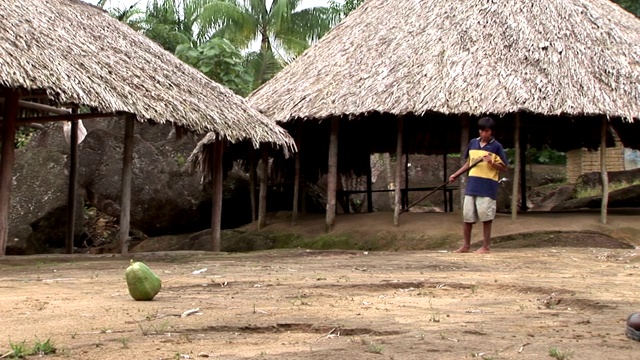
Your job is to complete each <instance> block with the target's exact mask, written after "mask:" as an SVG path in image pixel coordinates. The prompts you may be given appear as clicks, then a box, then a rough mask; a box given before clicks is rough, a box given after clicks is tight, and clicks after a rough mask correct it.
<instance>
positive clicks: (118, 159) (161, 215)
mask: <svg viewBox="0 0 640 360" xmlns="http://www.w3.org/2000/svg"><path fill="white" fill-rule="evenodd" d="M85 127H86V129H87V136H86V138H85V139H84V141H83V142H82V143H81V144H80V145H79V166H78V192H79V195H81V196H82V197H83V198H84V199H85V200H87V201H88V202H89V203H90V204H91V205H93V206H95V207H97V208H98V209H99V210H100V211H101V212H103V213H105V214H107V215H109V216H112V217H114V218H116V219H117V218H119V216H120V197H121V196H120V189H121V177H122V152H123V147H124V145H123V138H124V125H123V121H122V120H119V119H96V120H91V121H87V122H85ZM174 138H175V134H174V133H173V132H172V127H171V125H168V124H167V125H157V124H156V125H153V124H141V123H137V124H136V128H135V139H134V163H133V186H132V209H131V226H132V230H136V228H137V229H138V230H139V231H143V232H145V233H148V234H150V235H165V234H171V233H189V232H194V231H198V230H202V229H206V228H207V227H209V226H210V222H211V205H210V204H211V193H210V190H209V189H208V188H207V189H203V186H202V185H201V184H200V177H199V174H197V173H193V174H189V173H186V172H184V171H183V168H184V165H185V162H186V159H187V157H188V156H189V154H190V153H191V151H192V150H193V148H194V147H195V145H196V139H195V138H194V137H192V136H191V137H190V136H184V137H182V138H181V139H179V140H175V139H174ZM68 154H69V145H68V144H67V143H66V141H65V140H64V134H63V131H62V125H61V124H59V123H50V124H46V125H45V130H42V131H39V132H37V133H36V134H35V135H34V136H33V138H32V139H31V140H30V141H29V142H28V143H27V145H26V146H25V147H24V148H22V149H19V150H17V152H16V164H15V167H14V176H13V185H12V193H11V209H10V223H9V236H10V237H9V243H8V247H7V252H8V253H10V254H21V253H25V252H29V253H33V252H41V251H45V250H46V249H53V248H56V247H60V246H62V247H64V233H65V231H66V216H63V214H64V213H65V211H66V210H65V209H66V202H67V191H68V167H69V163H68ZM79 201H81V200H79ZM207 201H208V204H207V203H206V202H207ZM248 203H249V202H248V200H247V204H248ZM229 209H231V207H230V206H229ZM78 210H79V211H78V212H77V216H78V218H77V220H76V240H79V239H78V237H79V235H80V234H81V233H82V232H83V230H84V229H83V207H82V206H80V207H79V208H78ZM247 213H249V211H247ZM225 215H226V216H227V217H229V216H231V217H233V216H232V215H233V214H230V213H227V214H225ZM248 215H249V216H250V214H248ZM238 218H241V217H238ZM32 227H35V228H37V229H34V228H32ZM32 232H34V233H33V234H32ZM28 238H30V240H29V245H28V246H27V239H28ZM27 248H28V249H27Z"/></svg>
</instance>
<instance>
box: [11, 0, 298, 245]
mask: <svg viewBox="0 0 640 360" xmlns="http://www.w3.org/2000/svg"><path fill="white" fill-rule="evenodd" d="M0 18H2V21H0V101H1V108H2V121H0V125H1V128H2V155H1V164H0V255H4V251H5V246H6V243H7V232H8V205H9V192H10V187H11V171H12V166H13V161H14V137H15V132H16V128H17V127H18V126H22V125H28V124H31V123H39V122H47V121H73V124H74V126H73V128H74V129H77V121H78V120H81V119H90V118H98V117H107V116H117V117H120V116H122V117H124V118H126V123H127V126H126V134H125V150H124V153H125V155H124V166H123V191H122V204H121V205H122V213H121V217H120V226H121V230H120V241H121V243H120V249H121V251H122V252H126V251H127V244H126V240H127V238H128V231H129V211H130V207H129V202H130V184H131V160H132V151H133V128H134V123H135V120H136V119H137V120H138V121H143V122H144V121H150V122H156V123H167V122H169V123H173V124H174V125H175V126H178V127H180V128H184V129H188V130H190V131H194V132H199V133H205V132H213V133H215V134H216V141H217V142H218V143H220V144H222V141H221V140H225V141H230V142H237V141H243V140H246V139H249V140H250V141H253V142H256V143H260V142H274V143H276V144H280V145H283V146H289V145H290V144H291V143H292V139H291V138H290V137H289V135H288V134H287V133H286V131H284V130H283V129H282V128H280V127H279V126H277V125H275V123H274V122H273V121H271V120H269V119H267V118H265V117H264V116H262V115H261V114H259V113H258V112H257V111H254V110H252V109H251V108H250V107H249V106H248V105H247V103H246V101H245V100H244V99H242V98H240V97H239V96H236V95H235V94H234V93H233V92H231V91H230V90H228V89H226V88H225V87H223V86H221V85H219V84H217V83H215V82H213V81H211V80H209V79H208V78H207V77H205V76H204V75H203V74H201V73H200V72H199V71H197V70H195V69H194V68H192V67H190V66H188V65H186V64H184V63H183V62H181V61H180V60H178V59H177V58H176V57H174V56H173V55H172V54H170V53H168V52H166V51H164V50H163V49H162V48H161V47H160V46H158V45H157V44H155V43H154V42H153V41H151V40H149V39H147V38H146V37H144V36H143V35H141V34H139V33H137V32H136V31H134V30H132V29H131V28H129V27H128V26H126V25H125V24H122V23H120V22H118V21H117V20H115V19H113V18H111V17H110V16H109V15H108V14H107V13H106V12H104V11H103V10H101V9H99V8H97V7H94V6H92V5H89V4H87V3H84V2H82V1H79V0H48V1H40V0H9V1H0ZM78 108H80V111H72V110H69V109H78ZM76 134H77V130H73V131H72V136H76ZM71 144H72V145H71V146H72V151H71V154H72V159H74V158H75V159H77V141H76V140H75V139H74V140H72V141H71ZM221 148H222V147H221V146H220V149H221ZM74 154H75V155H74ZM74 166H75V162H73V161H72V172H71V177H72V179H71V180H72V181H70V185H71V186H70V199H74V198H75V187H74V186H75V170H74ZM216 176H222V175H221V174H217V175H216ZM216 184H218V183H216ZM218 185H220V184H218ZM220 196H221V188H216V189H215V190H214V219H213V221H214V225H215V221H216V219H215V216H216V214H218V215H219V207H220V203H219V202H216V201H215V200H216V197H217V198H218V199H220ZM73 204H75V201H73V200H71V201H70V203H69V208H70V209H71V210H70V214H69V224H68V225H69V226H70V227H71V230H72V229H73V219H74V216H73V211H75V210H74V206H73ZM216 206H217V212H216ZM218 224H219V219H218ZM216 231H217V232H218V233H217V235H216ZM68 234H69V236H70V237H71V241H70V240H69V239H67V251H68V252H72V251H73V241H72V240H73V235H72V234H73V231H69V232H68ZM216 236H217V239H218V240H219V229H217V230H216V229H215V226H214V250H215V239H216ZM218 246H219V244H218Z"/></svg>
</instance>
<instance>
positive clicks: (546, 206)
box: [531, 185, 574, 211]
mask: <svg viewBox="0 0 640 360" xmlns="http://www.w3.org/2000/svg"><path fill="white" fill-rule="evenodd" d="M573 188H574V186H573V185H564V186H560V187H559V188H557V189H556V190H554V191H551V192H549V193H548V194H546V195H545V196H543V197H542V198H541V199H540V200H539V201H538V203H537V204H534V205H533V207H532V209H531V210H533V211H549V210H551V209H552V208H553V207H554V206H556V205H558V204H560V203H562V202H565V201H567V200H569V199H571V196H572V195H573Z"/></svg>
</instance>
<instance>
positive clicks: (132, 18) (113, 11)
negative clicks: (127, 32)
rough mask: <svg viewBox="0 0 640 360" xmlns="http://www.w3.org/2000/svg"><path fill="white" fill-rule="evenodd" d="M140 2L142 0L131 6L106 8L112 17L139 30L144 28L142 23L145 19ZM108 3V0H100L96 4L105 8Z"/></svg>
mask: <svg viewBox="0 0 640 360" xmlns="http://www.w3.org/2000/svg"><path fill="white" fill-rule="evenodd" d="M139 3H140V1H137V2H136V3H134V4H133V5H131V6H129V7H123V8H109V9H106V10H107V12H108V13H109V15H111V17H113V18H115V19H117V20H118V21H121V22H123V23H125V24H127V25H129V26H130V27H131V28H132V29H134V30H136V31H137V30H141V29H142V24H143V21H144V17H143V16H142V15H143V14H144V12H143V11H142V10H140V9H138V4H139ZM106 4H107V0H100V1H98V3H97V4H96V5H97V6H99V7H101V8H103V9H104V8H105V6H106Z"/></svg>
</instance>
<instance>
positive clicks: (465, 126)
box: [459, 114, 469, 209]
mask: <svg viewBox="0 0 640 360" xmlns="http://www.w3.org/2000/svg"><path fill="white" fill-rule="evenodd" d="M460 122H461V126H460V127H461V131H460V166H462V165H464V163H465V162H466V161H465V159H464V155H465V154H466V153H467V147H468V146H469V115H468V114H462V115H460ZM468 160H469V159H467V161H468ZM459 178H460V209H463V208H464V191H465V189H466V187H467V174H466V173H463V174H460V176H459Z"/></svg>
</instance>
